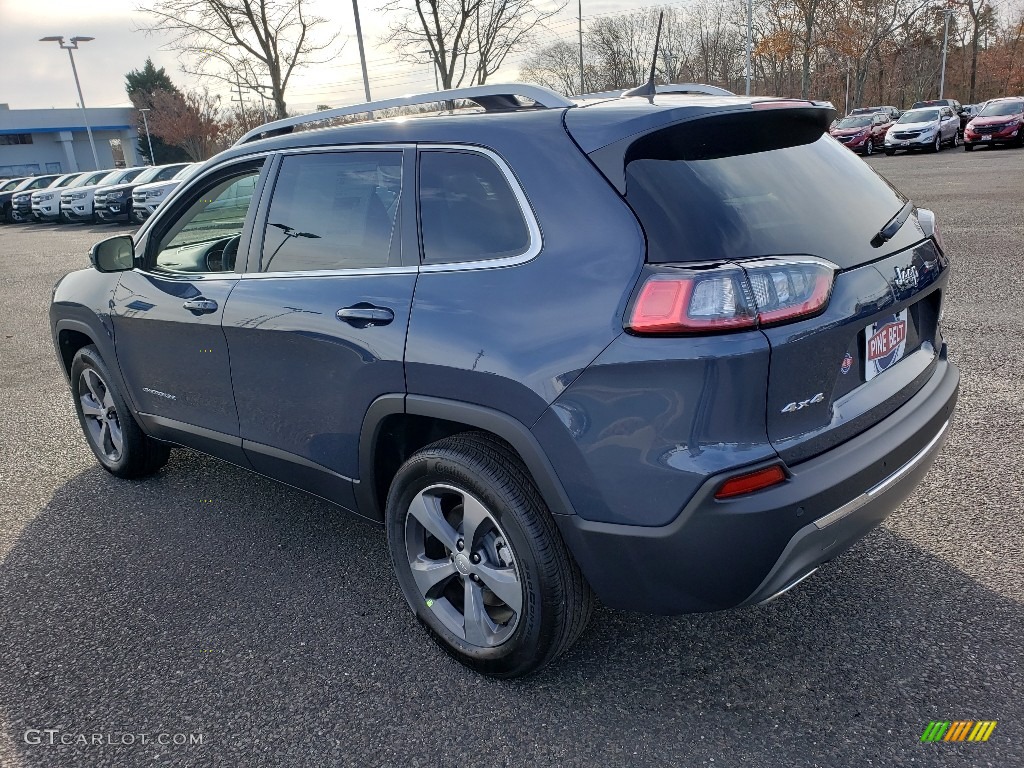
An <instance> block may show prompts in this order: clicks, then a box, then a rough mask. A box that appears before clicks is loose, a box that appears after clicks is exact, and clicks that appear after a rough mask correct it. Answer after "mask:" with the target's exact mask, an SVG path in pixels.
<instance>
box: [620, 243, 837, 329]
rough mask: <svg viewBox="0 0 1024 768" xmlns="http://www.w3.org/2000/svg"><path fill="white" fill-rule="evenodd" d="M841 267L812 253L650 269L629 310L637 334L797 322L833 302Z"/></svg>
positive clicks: (628, 321)
mask: <svg viewBox="0 0 1024 768" xmlns="http://www.w3.org/2000/svg"><path fill="white" fill-rule="evenodd" d="M835 271H836V267H835V265H833V264H830V263H829V262H827V261H825V260H823V259H814V258H811V257H800V258H797V259H759V260H757V261H748V262H743V263H742V264H726V265H722V266H715V267H709V268H704V269H692V268H691V269H673V268H665V269H660V270H658V271H653V270H652V271H650V272H648V273H647V275H646V278H645V279H644V280H643V283H642V285H641V287H640V290H639V292H638V293H637V296H636V299H635V301H634V302H633V305H632V308H631V310H630V312H629V314H628V317H629V319H628V320H627V322H626V330H628V331H632V332H633V333H638V334H668V333H702V332H713V331H728V330H737V329H741V328H755V327H757V326H758V325H772V324H777V323H786V322H792V321H793V320H798V319H800V318H803V317H809V316H811V315H814V314H817V313H818V312H821V311H822V310H823V309H824V308H825V306H826V305H827V304H828V299H829V295H830V294H831V292H832V281H833V277H834V275H835Z"/></svg>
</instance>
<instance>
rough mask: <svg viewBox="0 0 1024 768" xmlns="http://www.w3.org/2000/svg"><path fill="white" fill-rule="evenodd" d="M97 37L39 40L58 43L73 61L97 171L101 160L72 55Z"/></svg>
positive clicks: (72, 64)
mask: <svg viewBox="0 0 1024 768" xmlns="http://www.w3.org/2000/svg"><path fill="white" fill-rule="evenodd" d="M95 39H96V38H95V37H72V38H71V41H70V42H68V43H65V42H64V38H63V37H62V36H60V35H50V36H49V37H41V38H39V42H41V43H57V44H58V45H60V47H61V48H63V49H64V50H65V51H67V52H68V58H69V59H71V73H72V74H73V75H74V76H75V88H77V89H78V103H79V104H80V105H81V107H82V119H83V120H84V121H85V132H86V133H88V134H89V146H90V147H92V160H93V162H94V163H96V170H97V171H98V170H99V169H100V158H99V155H97V154H96V142H95V141H93V138H92V128H90V127H89V115H88V114H87V113H86V111H85V99H84V98H83V97H82V85H81V83H79V82H78V70H77V69H76V68H75V57H74V55H73V54H72V53H71V52H72V51H74V50H77V49H78V44H79V43H87V42H89V41H90V40H95Z"/></svg>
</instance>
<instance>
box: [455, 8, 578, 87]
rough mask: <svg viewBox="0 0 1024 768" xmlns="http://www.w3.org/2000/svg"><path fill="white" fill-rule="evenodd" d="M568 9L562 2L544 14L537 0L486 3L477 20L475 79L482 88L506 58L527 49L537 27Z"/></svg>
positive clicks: (478, 11) (479, 11)
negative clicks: (537, 4)
mask: <svg viewBox="0 0 1024 768" xmlns="http://www.w3.org/2000/svg"><path fill="white" fill-rule="evenodd" d="M564 7H565V2H562V3H561V4H560V5H557V6H554V7H552V8H550V9H549V10H547V11H540V10H538V9H537V7H536V5H535V4H534V0H483V2H481V3H480V7H479V9H478V10H477V13H476V18H475V19H474V22H475V35H474V38H475V39H474V43H475V45H476V74H475V76H474V80H475V81H476V82H477V83H478V84H480V85H483V84H484V83H486V82H487V78H488V77H490V76H491V75H493V74H494V73H495V72H497V71H498V70H499V69H501V65H502V64H503V63H504V62H505V57H506V56H508V55H509V54H510V53H514V52H516V51H521V50H523V49H524V48H525V46H526V44H527V42H528V41H529V40H530V37H531V35H532V34H533V33H534V31H535V30H536V29H537V27H539V26H540V25H542V24H543V23H544V22H545V21H547V20H548V19H550V18H551V17H552V16H554V15H555V14H557V13H558V12H560V11H561V10H562V9H563V8H564Z"/></svg>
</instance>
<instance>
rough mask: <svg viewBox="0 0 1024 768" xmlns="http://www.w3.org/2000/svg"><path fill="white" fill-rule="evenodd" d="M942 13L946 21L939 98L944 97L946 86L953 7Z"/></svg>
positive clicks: (943, 35)
mask: <svg viewBox="0 0 1024 768" xmlns="http://www.w3.org/2000/svg"><path fill="white" fill-rule="evenodd" d="M942 15H943V16H945V17H946V23H945V24H944V25H943V32H942V74H941V75H939V98H940V99H941V98H942V91H943V90H944V89H945V87H946V48H947V46H948V45H949V17H950V16H952V15H953V9H952V8H946V9H944V10H943V11H942Z"/></svg>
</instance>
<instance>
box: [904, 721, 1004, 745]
mask: <svg viewBox="0 0 1024 768" xmlns="http://www.w3.org/2000/svg"><path fill="white" fill-rule="evenodd" d="M997 722H998V721H996V720H978V721H977V722H975V721H974V720H953V721H949V720H932V721H931V722H930V723H928V725H927V726H926V727H925V729H924V733H922V734H921V741H988V738H989V736H991V735H992V731H994V730H995V729H996V724H997Z"/></svg>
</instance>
